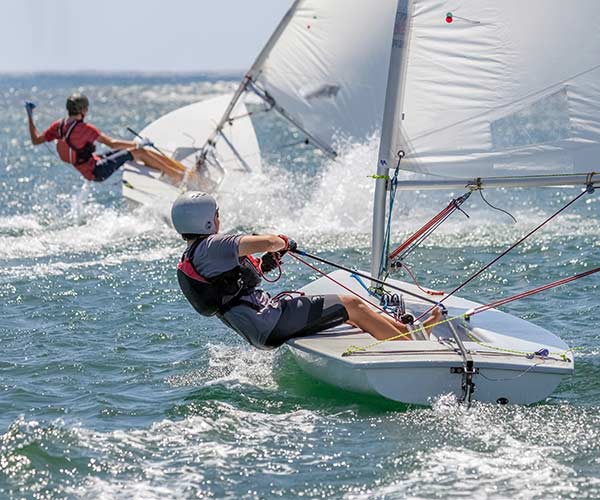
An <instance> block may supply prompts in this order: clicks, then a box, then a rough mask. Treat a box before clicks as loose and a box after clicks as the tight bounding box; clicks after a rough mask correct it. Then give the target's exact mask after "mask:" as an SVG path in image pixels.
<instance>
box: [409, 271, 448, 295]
mask: <svg viewBox="0 0 600 500" xmlns="http://www.w3.org/2000/svg"><path fill="white" fill-rule="evenodd" d="M402 268H403V269H404V270H406V272H407V273H408V275H409V276H410V277H411V278H412V280H413V282H414V284H415V285H416V286H417V288H418V289H419V290H421V291H422V292H423V293H426V294H428V295H444V293H445V292H437V291H435V290H427V289H425V288H423V287H422V286H421V285H420V284H419V282H418V281H417V277H416V276H415V275H414V273H413V272H412V270H411V269H410V267H408V266H407V265H406V264H402Z"/></svg>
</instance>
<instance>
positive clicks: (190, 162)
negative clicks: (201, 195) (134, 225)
mask: <svg viewBox="0 0 600 500" xmlns="http://www.w3.org/2000/svg"><path fill="white" fill-rule="evenodd" d="M231 98H232V94H227V95H223V96H219V97H216V98H213V99H209V100H206V101H201V102H198V103H195V104H191V105H189V106H184V107H183V108H180V109H177V110H175V111H173V112H171V113H168V114H167V115H164V116H162V117H161V118H159V119H158V120H156V121H154V122H152V123H151V124H150V125H148V126H147V127H146V128H145V129H143V130H142V131H141V135H142V136H144V137H148V138H150V139H151V140H152V141H153V142H154V144H155V145H156V146H157V147H158V148H159V149H160V150H161V151H163V152H164V153H165V154H166V155H168V156H169V157H170V158H173V159H175V160H177V161H178V162H180V163H182V164H183V165H184V166H185V167H186V168H188V169H194V168H195V166H196V159H197V157H198V154H199V151H200V148H201V147H202V146H203V145H204V143H205V142H206V140H207V139H208V137H209V136H210V135H211V134H212V133H213V131H214V127H215V124H216V123H218V121H219V119H220V118H221V116H222V115H223V113H224V111H225V109H226V108H227V105H228V104H229V102H230V100H231ZM245 115H247V109H246V107H245V105H244V103H243V102H239V103H238V105H237V106H236V116H238V118H236V119H235V121H233V122H232V123H233V125H230V126H229V125H228V126H226V127H224V129H223V135H222V136H221V137H219V138H218V139H217V141H216V146H215V149H214V156H211V157H209V159H208V161H207V163H206V164H205V165H204V167H203V168H202V170H200V175H201V179H200V181H199V182H198V183H197V184H196V185H194V186H191V185H190V186H187V185H182V186H174V185H173V184H172V183H171V182H170V181H169V179H168V178H165V176H162V175H161V174H160V172H159V171H158V170H156V169H152V168H148V167H145V166H144V165H139V164H137V163H133V162H131V163H127V164H126V165H125V166H124V167H123V196H124V197H125V198H127V199H128V200H130V201H133V202H135V203H137V204H141V205H146V206H150V207H153V208H154V209H155V210H158V211H159V212H161V213H169V211H170V207H171V204H172V203H173V201H175V199H176V198H177V197H178V196H179V195H180V194H181V193H182V192H185V191H186V190H187V189H199V190H202V191H205V192H209V193H215V192H217V191H222V190H227V189H231V188H232V187H233V186H235V185H236V184H239V183H240V182H243V181H244V177H245V176H246V175H247V174H249V173H252V172H258V171H260V169H261V158H260V150H259V147H258V141H257V139H256V134H255V132H254V127H253V126H252V122H251V120H250V117H249V116H245Z"/></svg>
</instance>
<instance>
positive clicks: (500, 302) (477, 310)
mask: <svg viewBox="0 0 600 500" xmlns="http://www.w3.org/2000/svg"><path fill="white" fill-rule="evenodd" d="M597 272H600V267H597V268H596V269H592V270H590V271H586V272H584V273H579V274H575V275H573V276H570V277H568V278H563V279H561V280H558V281H553V282H552V283H547V284H546V285H542V286H539V287H537V288H533V289H532V290H529V291H527V292H522V293H518V294H517V295H513V296H511V297H506V298H504V299H500V300H496V301H495V302H490V303H489V304H486V305H483V306H479V307H476V308H475V309H473V311H472V312H471V313H469V316H473V315H474V314H478V313H480V312H484V311H487V310H489V309H494V308H496V307H500V306H502V305H504V304H508V303H509V302H513V301H515V300H519V299H522V298H525V297H529V296H530V295H535V294H536V293H540V292H544V291H546V290H550V289H551V288H556V287H557V286H561V285H565V284H566V283H570V282H571V281H575V280H578V279H579V278H585V277H586V276H589V275H590V274H595V273H597Z"/></svg>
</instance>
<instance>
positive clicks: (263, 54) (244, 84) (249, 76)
mask: <svg viewBox="0 0 600 500" xmlns="http://www.w3.org/2000/svg"><path fill="white" fill-rule="evenodd" d="M302 1H303V0H295V1H294V3H293V4H292V6H291V7H290V8H289V9H288V11H287V12H286V13H285V15H284V16H283V18H282V19H281V21H280V22H279V24H278V25H277V28H276V29H275V31H274V32H273V33H272V34H271V36H270V37H269V40H268V41H267V43H266V44H265V46H264V47H263V48H262V50H261V51H260V53H259V54H258V56H257V58H256V59H255V60H254V62H253V63H252V66H250V69H249V70H248V71H247V72H246V75H244V79H243V80H242V81H241V82H240V84H239V85H238V88H237V89H236V91H235V94H234V95H233V98H232V99H231V101H230V103H229V105H228V106H227V108H226V109H225V113H223V116H222V117H221V119H220V120H219V123H218V124H217V126H216V127H215V131H214V132H213V133H212V134H211V136H210V137H209V138H208V139H207V141H206V143H205V144H204V147H203V148H206V146H207V145H210V144H211V143H212V142H214V140H215V139H216V138H217V136H218V135H219V133H220V132H221V130H223V127H224V126H225V124H226V123H227V122H228V121H229V119H230V118H231V113H232V112H233V110H234V109H235V106H236V104H237V102H238V101H239V99H240V97H241V96H242V94H243V93H244V92H245V91H246V90H247V88H248V84H249V82H250V81H252V80H253V79H254V78H255V77H256V73H257V71H258V69H259V68H260V66H261V65H262V63H263V62H264V60H265V59H266V58H267V57H268V55H269V52H270V51H271V49H272V48H273V46H274V45H275V43H277V40H279V37H280V36H281V34H282V33H283V31H284V30H285V28H286V27H287V25H288V24H289V22H290V19H291V18H292V16H293V15H294V12H295V11H296V9H297V8H298V5H299V4H300V2H302Z"/></svg>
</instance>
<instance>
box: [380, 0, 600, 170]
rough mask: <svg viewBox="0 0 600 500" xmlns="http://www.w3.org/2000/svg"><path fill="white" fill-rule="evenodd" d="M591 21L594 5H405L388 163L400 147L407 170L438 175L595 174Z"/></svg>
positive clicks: (596, 34)
mask: <svg viewBox="0 0 600 500" xmlns="http://www.w3.org/2000/svg"><path fill="white" fill-rule="evenodd" d="M598 19H600V2H598V1H597V0H573V1H572V2H568V3H565V2H563V1H559V0H528V1H527V2H523V1H522V0H503V1H502V2H497V1H495V0H478V1H477V2H473V1H470V0H452V1H444V0H413V2H412V11H411V18H410V32H409V37H408V38H409V39H408V42H407V43H408V51H407V55H406V56H405V67H404V73H403V74H404V75H405V77H404V81H396V82H392V84H393V85H396V86H398V88H401V89H402V91H401V92H400V91H398V92H396V97H395V100H393V101H392V102H389V101H388V105H389V106H393V107H394V113H395V116H396V117H397V119H396V121H395V127H394V130H393V132H392V140H391V144H390V147H389V150H388V151H387V158H388V159H389V160H390V162H389V163H390V165H392V166H393V165H394V164H395V163H394V162H393V158H395V157H396V155H397V152H398V151H399V150H403V151H405V153H406V157H405V158H404V159H403V160H402V168H403V169H405V170H410V171H414V172H420V173H425V174H429V175H435V176H439V177H444V178H457V177H490V176H495V177H497V176H515V175H516V176H520V175H540V174H554V173H576V172H589V171H592V170H594V169H596V170H597V169H598V160H597V158H598V157H599V154H600V30H598V29H597V25H598ZM392 64H393V62H392ZM389 95H393V92H390V90H389V89H388V96H389ZM383 156H384V157H385V154H384V155H383Z"/></svg>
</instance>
